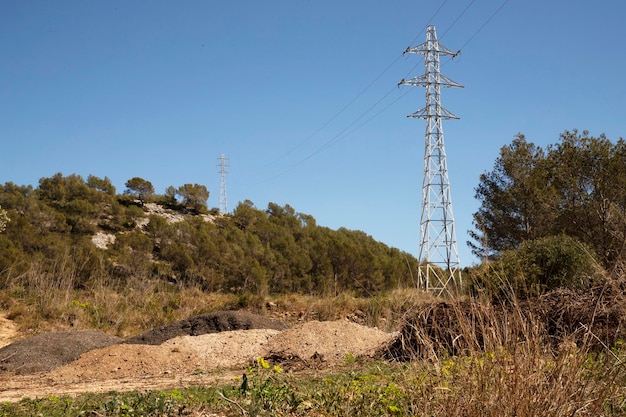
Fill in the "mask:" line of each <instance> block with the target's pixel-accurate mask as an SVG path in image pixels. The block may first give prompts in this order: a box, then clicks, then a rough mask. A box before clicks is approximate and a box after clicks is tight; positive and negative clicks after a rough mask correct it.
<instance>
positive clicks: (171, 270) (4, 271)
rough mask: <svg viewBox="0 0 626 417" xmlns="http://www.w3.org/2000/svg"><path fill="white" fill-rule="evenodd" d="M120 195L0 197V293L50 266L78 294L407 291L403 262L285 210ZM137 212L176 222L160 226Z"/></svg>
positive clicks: (187, 189)
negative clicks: (169, 213)
mask: <svg viewBox="0 0 626 417" xmlns="http://www.w3.org/2000/svg"><path fill="white" fill-rule="evenodd" d="M125 185H126V187H127V189H126V190H125V191H124V192H123V193H122V194H118V193H116V190H115V187H114V186H113V185H112V184H111V182H110V180H109V179H108V178H98V177H95V176H91V175H90V176H89V177H88V178H87V180H86V181H85V180H84V179H83V178H82V177H81V176H79V175H74V174H73V175H69V176H63V175H62V174H60V173H59V174H56V175H54V176H53V177H51V178H42V179H41V180H40V181H39V185H38V187H37V188H34V187H33V186H30V185H27V186H23V185H16V184H13V183H11V182H8V183H5V184H4V185H0V206H1V207H2V208H3V209H4V210H6V214H7V216H8V219H9V220H10V221H9V222H6V230H5V231H4V232H3V233H2V234H0V289H2V288H8V287H9V286H11V285H12V284H14V283H18V282H20V279H21V277H23V276H25V275H26V274H29V273H32V271H33V268H35V267H36V268H38V269H39V270H47V271H48V272H50V271H52V272H54V271H56V270H57V269H58V267H59V265H58V264H59V260H60V259H63V260H64V262H72V263H73V264H72V267H71V268H69V270H71V271H73V274H74V275H75V277H74V285H75V286H78V287H80V286H89V285H90V282H91V281H93V280H94V279H96V278H97V279H100V280H102V279H106V280H108V282H117V283H120V284H121V285H123V284H124V282H125V280H127V279H128V278H129V277H131V276H132V277H140V278H141V277H145V278H147V279H154V278H157V279H164V280H169V281H171V282H174V283H177V284H179V285H195V286H200V287H201V288H202V289H204V290H205V291H230V292H237V293H246V292H250V293H255V294H275V293H286V292H300V293H306V294H316V295H334V294H338V293H340V292H342V291H351V292H354V293H355V294H359V295H376V294H380V293H381V292H383V291H386V290H389V289H393V288H397V287H398V286H402V285H414V283H413V282H412V278H411V277H412V274H413V273H414V272H416V271H417V267H418V264H417V260H416V259H415V258H414V257H412V256H411V255H409V254H407V253H404V252H401V251H399V250H398V249H394V248H389V247H387V246H386V245H384V244H382V243H379V242H376V241H375V240H374V239H373V238H371V237H370V236H368V235H366V234H365V233H363V232H360V231H352V230H347V229H343V228H342V229H339V230H331V229H329V228H326V227H321V226H318V225H317V224H316V221H315V219H314V218H313V217H312V216H311V215H308V214H302V213H297V212H296V211H295V210H294V209H293V208H292V207H290V206H289V205H285V206H280V205H277V204H274V203H270V204H269V205H268V207H267V209H265V210H261V209H258V208H256V207H255V206H254V204H253V203H252V202H250V201H244V202H241V203H239V205H238V206H237V207H236V209H235V210H234V212H233V213H232V214H227V215H219V214H218V213H217V210H209V209H208V208H207V200H208V197H209V192H208V190H207V189H206V187H204V186H203V185H199V184H184V185H182V186H180V187H178V188H174V187H173V186H171V187H168V188H167V189H166V190H165V193H164V194H163V195H159V194H155V192H154V188H153V186H152V184H151V183H150V182H149V181H147V180H144V179H142V178H138V177H135V178H132V179H130V180H129V181H128V182H127V183H126V184H125ZM147 203H154V204H156V205H158V206H159V207H161V209H170V210H173V211H174V212H175V213H176V214H179V215H184V217H183V218H184V220H183V221H171V220H168V219H167V218H166V217H165V216H163V215H162V214H159V213H156V212H154V211H150V210H149V208H148V206H150V204H147ZM209 213H211V214H209ZM3 224H5V222H3ZM98 232H105V233H108V234H110V235H114V236H115V241H114V243H112V244H111V245H110V246H109V247H108V248H107V249H101V248H98V247H96V245H94V243H93V241H92V238H93V236H94V235H95V234H96V233H98ZM55 268H56V269H55ZM63 270H64V271H67V270H68V268H66V267H65V268H64V269H63ZM59 279H61V277H59Z"/></svg>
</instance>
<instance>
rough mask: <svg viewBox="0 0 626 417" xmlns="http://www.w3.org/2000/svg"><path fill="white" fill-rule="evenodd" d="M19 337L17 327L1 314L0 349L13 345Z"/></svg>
mask: <svg viewBox="0 0 626 417" xmlns="http://www.w3.org/2000/svg"><path fill="white" fill-rule="evenodd" d="M17 337H18V334H17V325H16V324H15V323H14V322H13V321H12V320H9V319H7V317H6V315H5V314H3V313H0V348H2V347H4V346H6V345H9V344H11V343H13V342H14V341H15V340H16V339H17Z"/></svg>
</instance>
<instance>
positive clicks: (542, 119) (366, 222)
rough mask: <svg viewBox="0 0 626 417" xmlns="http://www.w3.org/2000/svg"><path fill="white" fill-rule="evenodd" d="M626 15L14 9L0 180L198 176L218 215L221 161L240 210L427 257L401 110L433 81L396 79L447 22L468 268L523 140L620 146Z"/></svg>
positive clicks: (419, 167) (4, 31) (163, 6)
mask: <svg viewBox="0 0 626 417" xmlns="http://www.w3.org/2000/svg"><path fill="white" fill-rule="evenodd" d="M503 4H504V7H502V9H501V10H500V11H499V13H497V14H496V15H495V16H493V14H494V12H496V10H498V8H500V7H501V6H502V5H503ZM437 11H438V13H436V12H437ZM433 16H434V17H433ZM492 16H493V18H492V19H491V20H490V21H489V20H488V19H490V17H492ZM624 16H626V2H623V1H620V0H606V1H595V2H591V1H588V0H570V1H545V0H541V1H540V0H523V1H522V0H509V1H507V2H506V4H505V1H504V0H478V1H476V0H474V1H471V0H448V1H443V0H441V1H439V0H437V1H423V0H422V1H417V0H412V1H408V0H394V1H389V2H383V1H379V0H377V1H374V0H360V1H337V0H309V1H305V0H280V1H271V0H268V1H252V0H249V1H240V0H232V1H217V0H215V1H184V2H164V1H132V2H129V1H110V0H108V1H100V2H95V1H78V0H76V1H61V0H55V1H41V0H40V1H38V0H33V1H21V0H20V1H13V0H4V1H2V2H0V57H1V65H0V140H1V142H0V143H1V144H2V150H1V152H0V183H5V182H7V181H12V182H14V183H17V184H21V185H26V184H32V185H34V186H37V184H38V181H39V179H40V178H42V177H50V176H52V175H54V174H55V173H57V172H62V173H63V174H64V175H69V174H72V173H75V174H79V175H81V176H83V177H84V178H87V176H88V175H89V174H93V175H96V176H99V177H105V176H107V177H109V178H110V179H111V180H112V182H113V184H114V185H115V186H116V187H117V190H118V192H120V193H121V192H123V191H124V183H125V182H126V181H127V180H128V179H130V178H132V177H135V176H139V177H142V178H145V179H147V180H150V181H151V182H152V183H153V184H154V186H155V189H156V190H157V192H159V193H163V191H164V190H165V188H166V187H167V186H169V185H173V186H176V187H177V186H179V185H182V184H184V183H200V184H204V185H206V186H207V188H208V189H209V190H210V192H211V196H210V198H209V202H208V203H209V207H217V206H218V202H219V185H220V178H219V174H218V167H217V164H218V157H219V156H220V155H221V154H222V153H224V154H225V155H226V156H227V157H228V158H229V164H230V167H229V174H228V176H227V193H228V204H229V209H231V210H232V209H233V208H234V207H235V206H236V205H237V203H238V202H239V201H243V200H245V199H249V200H251V201H253V202H254V203H255V205H256V207H258V208H261V209H264V208H266V207H267V204H268V202H275V203H278V204H281V205H283V204H290V205H291V206H292V207H294V209H295V210H296V211H298V212H303V213H307V214H311V215H313V216H314V217H315V218H316V219H317V221H318V224H320V225H323V226H328V227H331V228H333V229H336V228H339V227H342V226H343V227H346V228H349V229H356V230H363V231H364V232H366V233H367V234H369V235H371V236H373V237H374V238H375V239H377V240H380V241H382V242H385V243H386V244H388V245H390V246H394V247H397V248H400V249H402V250H405V251H408V252H410V253H412V254H414V255H417V252H418V241H419V224H418V223H419V216H420V208H421V201H420V200H421V183H422V172H423V152H424V130H425V124H424V121H423V120H420V119H408V118H406V117H405V116H406V115H407V114H410V113H413V112H414V111H416V110H418V109H419V108H421V107H423V105H424V89H423V88H420V87H408V86H404V87H402V88H396V84H397V83H398V81H400V79H402V78H405V77H406V78H408V77H412V76H417V75H419V74H421V73H422V72H423V71H424V67H423V59H422V57H421V56H417V55H407V56H405V57H401V54H402V51H403V50H404V49H405V48H406V47H407V46H409V45H417V44H420V43H422V42H423V41H424V39H425V33H424V29H425V26H426V25H428V24H434V25H436V27H437V33H438V35H439V39H440V41H441V42H442V43H443V44H444V45H445V46H447V47H448V48H449V49H451V50H455V51H456V50H457V49H460V48H463V49H462V53H461V55H460V56H459V57H458V58H456V59H455V60H454V61H450V60H449V59H447V58H446V59H443V60H442V67H441V69H442V73H444V74H445V75H447V76H449V77H450V78H452V79H453V80H455V81H457V82H459V83H461V84H463V85H465V88H464V89H445V90H443V91H442V93H443V94H442V103H443V105H444V106H445V107H446V108H448V109H449V110H450V111H452V112H453V113H455V114H456V115H458V116H460V117H461V120H458V121H446V122H445V123H444V132H445V141H446V150H447V155H448V165H449V176H450V181H451V184H452V200H453V204H454V214H455V218H456V227H457V238H458V241H459V250H460V254H461V263H462V265H471V264H473V263H476V262H477V260H476V259H475V258H473V257H472V255H471V254H470V252H469V250H468V249H467V246H466V244H465V242H466V241H467V239H468V236H467V233H466V231H467V230H468V229H470V228H471V227H472V225H471V218H472V213H474V212H475V211H476V209H477V208H478V203H477V202H476V200H475V199H474V188H475V187H476V185H477V184H478V178H479V175H480V174H481V173H482V172H484V171H487V170H490V169H491V168H492V167H493V163H494V161H495V158H496V157H497V155H498V151H499V149H500V147H502V146H503V145H506V144H508V143H510V141H511V139H512V138H513V136H514V135H515V134H517V133H518V132H521V133H524V134H525V135H526V137H527V138H528V140H531V141H533V142H535V143H537V144H539V145H542V146H545V145H548V144H550V143H555V142H557V140H558V136H559V134H560V133H561V132H563V131H564V130H566V129H569V130H571V129H575V128H577V129H579V130H585V129H586V130H589V132H590V133H591V134H592V135H599V134H601V133H605V134H606V135H607V136H608V137H609V138H610V139H612V140H616V139H618V138H619V137H620V136H624V134H625V130H626V127H625V124H626V114H625V113H626V82H625V81H624V68H626V54H625V49H626V47H625V46H624V42H625V41H626V25H624ZM485 23H486V25H485V26H484V27H483V28H482V30H481V29H480V28H481V27H482V26H483V25H484V24H485ZM346 106H347V107H346ZM372 106H374V107H373V109H372ZM344 108H345V109H344ZM342 109H343V111H342ZM370 109H371V110H370ZM368 110H369V112H368Z"/></svg>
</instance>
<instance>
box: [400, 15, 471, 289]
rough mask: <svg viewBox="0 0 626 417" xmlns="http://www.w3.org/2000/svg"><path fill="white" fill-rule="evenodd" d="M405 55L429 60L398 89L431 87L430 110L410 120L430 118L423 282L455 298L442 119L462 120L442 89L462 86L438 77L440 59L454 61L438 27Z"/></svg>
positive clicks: (457, 280)
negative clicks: (450, 107) (443, 102)
mask: <svg viewBox="0 0 626 417" xmlns="http://www.w3.org/2000/svg"><path fill="white" fill-rule="evenodd" d="M404 52H405V53H414V54H422V55H424V65H425V67H426V72H425V74H424V75H420V76H418V77H415V78H412V79H410V80H402V81H400V83H399V85H417V86H421V87H425V88H426V107H424V108H422V109H420V110H418V111H417V112H415V113H413V114H411V115H409V116H407V117H412V118H421V119H426V146H425V149H424V180H423V183H422V214H421V219H420V248H419V261H420V263H421V265H420V268H419V279H420V283H421V285H422V286H423V287H424V288H425V289H426V290H427V291H431V292H434V293H436V294H437V295H441V294H443V293H444V292H446V293H447V294H451V289H452V286H454V285H457V286H458V287H460V286H461V284H462V278H461V263H460V260H459V251H458V247H457V241H456V232H455V230H454V215H453V214H452V199H451V196H450V180H449V178H448V165H447V162H446V151H445V147H444V141H443V127H442V120H444V119H458V117H457V116H455V115H454V114H452V113H451V112H449V111H448V110H446V109H444V108H443V107H442V106H441V97H440V88H441V87H463V86H462V85H460V84H458V83H456V82H454V81H452V80H451V79H450V78H448V77H446V76H444V75H442V74H441V73H440V72H439V56H440V55H447V56H452V57H455V56H456V53H454V52H452V51H450V50H449V49H448V48H446V47H445V46H443V45H442V44H440V43H439V42H438V41H437V33H436V31H435V26H432V25H430V26H428V27H427V30H426V42H424V43H423V44H421V45H419V46H416V47H413V48H412V47H408V48H407V49H406V51H404Z"/></svg>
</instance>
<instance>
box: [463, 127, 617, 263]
mask: <svg viewBox="0 0 626 417" xmlns="http://www.w3.org/2000/svg"><path fill="white" fill-rule="evenodd" d="M475 191H476V198H477V199H478V201H479V202H480V207H479V209H478V211H477V212H476V213H474V215H473V218H474V220H473V226H474V230H472V231H470V236H471V238H472V241H471V242H468V244H469V245H470V247H471V248H472V250H473V252H474V254H476V255H477V256H481V257H489V258H494V257H498V256H499V255H501V254H502V253H503V252H504V251H507V250H511V249H518V248H520V246H521V245H522V243H524V242H526V241H530V240H535V239H539V238H543V237H547V236H556V235H560V234H565V235H567V236H570V237H572V238H575V239H577V240H578V241H580V242H582V243H584V244H586V245H588V247H590V248H591V249H592V250H593V251H594V252H595V255H596V256H597V258H598V259H599V260H600V261H601V262H602V264H603V265H604V267H606V268H609V269H612V268H614V267H616V266H617V265H621V264H623V263H624V262H625V260H626V253H625V250H626V248H625V244H626V142H625V141H624V140H623V139H621V138H620V139H619V140H618V141H616V142H615V143H612V142H611V141H610V140H609V139H607V138H606V137H605V136H604V135H600V136H599V137H592V136H590V135H589V133H588V132H586V131H583V132H582V133H579V132H578V131H576V130H574V131H565V132H564V133H562V134H561V135H560V140H559V142H558V143H556V144H554V145H550V146H548V147H547V149H545V150H544V149H542V148H541V147H539V146H537V145H535V144H533V143H532V142H528V141H527V140H526V138H525V137H524V136H523V135H521V134H518V135H517V136H516V137H515V138H514V139H513V141H512V143H511V144H509V145H506V146H504V147H502V148H501V149H500V155H499V157H498V158H497V159H496V162H495V164H494V168H493V170H492V171H490V172H486V173H483V174H482V175H481V176H480V183H479V185H478V186H477V188H476V190H475Z"/></svg>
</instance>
